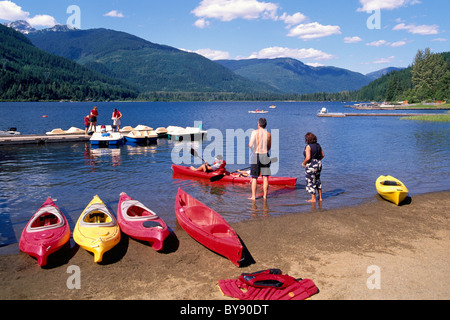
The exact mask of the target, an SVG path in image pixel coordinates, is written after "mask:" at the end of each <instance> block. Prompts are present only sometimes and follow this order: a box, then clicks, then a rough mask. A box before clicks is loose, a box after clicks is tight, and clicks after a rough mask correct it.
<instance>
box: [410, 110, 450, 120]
mask: <svg viewBox="0 0 450 320" xmlns="http://www.w3.org/2000/svg"><path fill="white" fill-rule="evenodd" d="M401 120H418V121H432V122H450V113H448V112H447V114H436V115H426V116H416V117H404V118H401Z"/></svg>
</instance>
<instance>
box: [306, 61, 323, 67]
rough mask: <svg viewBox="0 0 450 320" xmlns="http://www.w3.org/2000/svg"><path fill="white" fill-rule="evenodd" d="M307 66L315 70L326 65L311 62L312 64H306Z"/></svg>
mask: <svg viewBox="0 0 450 320" xmlns="http://www.w3.org/2000/svg"><path fill="white" fill-rule="evenodd" d="M305 64H306V65H308V66H310V67H314V68H317V67H323V66H325V65H324V64H321V63H318V62H311V63H305Z"/></svg>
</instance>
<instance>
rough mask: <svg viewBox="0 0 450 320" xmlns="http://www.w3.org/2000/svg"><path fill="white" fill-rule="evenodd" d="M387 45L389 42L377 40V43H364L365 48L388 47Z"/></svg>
mask: <svg viewBox="0 0 450 320" xmlns="http://www.w3.org/2000/svg"><path fill="white" fill-rule="evenodd" d="M388 44H389V42H387V41H386V40H378V41H373V42H369V43H366V46H370V47H381V46H385V45H388Z"/></svg>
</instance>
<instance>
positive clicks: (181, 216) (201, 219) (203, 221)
mask: <svg viewBox="0 0 450 320" xmlns="http://www.w3.org/2000/svg"><path fill="white" fill-rule="evenodd" d="M175 215H176V217H177V221H178V223H179V224H180V226H181V227H182V228H183V229H184V230H185V231H186V232H187V233H188V234H189V235H190V236H191V237H192V238H194V239H195V240H196V241H198V242H199V243H200V244H202V245H204V246H205V247H207V248H208V249H210V250H212V251H214V252H216V253H218V254H220V255H221V256H224V257H226V258H228V259H229V260H230V261H231V262H233V263H234V264H235V265H236V266H237V267H240V264H241V262H242V261H243V246H242V243H241V241H240V239H239V237H238V236H237V234H236V232H235V231H234V230H233V228H231V226H230V225H229V224H228V223H227V222H226V221H225V220H224V219H223V218H222V217H221V216H220V215H219V214H218V213H217V212H215V211H214V210H212V209H210V208H209V207H207V206H206V205H204V204H203V203H201V202H200V201H198V200H196V199H194V198H193V197H191V196H190V195H188V194H187V193H186V192H184V191H183V190H182V189H181V188H180V189H178V193H177V196H176V200H175Z"/></svg>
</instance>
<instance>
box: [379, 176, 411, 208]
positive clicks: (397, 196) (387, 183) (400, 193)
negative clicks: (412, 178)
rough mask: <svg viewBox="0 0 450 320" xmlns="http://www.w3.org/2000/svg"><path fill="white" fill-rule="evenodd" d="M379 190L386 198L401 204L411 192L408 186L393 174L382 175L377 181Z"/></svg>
mask: <svg viewBox="0 0 450 320" xmlns="http://www.w3.org/2000/svg"><path fill="white" fill-rule="evenodd" d="M376 187H377V192H378V194H379V195H380V196H381V197H383V198H384V199H385V200H387V201H390V202H393V203H395V204H396V205H399V204H400V203H402V202H403V201H404V200H405V199H406V197H407V196H408V194H409V191H408V188H406V186H405V185H404V184H403V182H401V181H400V180H398V179H396V178H394V177H391V176H381V177H379V178H378V179H377V182H376Z"/></svg>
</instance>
